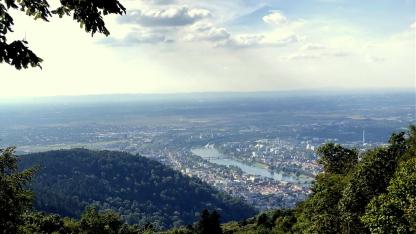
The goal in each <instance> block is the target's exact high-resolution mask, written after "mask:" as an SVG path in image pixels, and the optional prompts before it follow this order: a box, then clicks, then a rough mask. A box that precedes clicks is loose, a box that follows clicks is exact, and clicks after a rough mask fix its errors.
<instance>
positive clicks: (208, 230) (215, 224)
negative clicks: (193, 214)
mask: <svg viewBox="0 0 416 234" xmlns="http://www.w3.org/2000/svg"><path fill="white" fill-rule="evenodd" d="M196 232H197V233H198V234H222V229H221V226H220V214H219V213H218V212H217V211H213V212H212V213H209V211H208V210H207V209H204V210H203V211H202V214H201V218H200V219H199V221H198V223H197V225H196Z"/></svg>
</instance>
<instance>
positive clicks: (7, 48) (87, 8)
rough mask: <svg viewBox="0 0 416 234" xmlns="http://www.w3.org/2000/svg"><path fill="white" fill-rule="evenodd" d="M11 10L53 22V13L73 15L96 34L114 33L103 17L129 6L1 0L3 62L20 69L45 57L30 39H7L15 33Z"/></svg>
mask: <svg viewBox="0 0 416 234" xmlns="http://www.w3.org/2000/svg"><path fill="white" fill-rule="evenodd" d="M11 9H19V10H20V11H22V12H25V13H26V15H28V16H30V17H33V18H34V19H35V20H36V19H41V20H44V21H49V18H50V17H51V16H52V15H58V16H59V17H63V16H65V15H67V16H71V15H72V17H73V19H74V20H75V21H77V22H78V23H80V24H81V27H84V29H85V31H87V32H88V33H91V35H94V34H95V33H97V32H99V33H103V34H104V35H106V36H108V35H109V34H110V32H109V31H108V29H107V28H106V26H105V23H104V20H103V16H105V15H108V14H120V15H122V14H125V12H126V9H125V8H124V6H123V5H121V4H120V3H119V1H117V0H60V6H59V7H58V8H56V9H51V7H50V5H49V3H48V1H47V0H0V63H3V62H5V63H7V64H10V65H12V66H14V67H15V68H16V69H22V68H28V66H29V65H30V66H32V67H40V64H41V62H42V59H41V58H39V57H38V56H37V55H36V54H35V53H34V52H33V51H31V50H30V49H29V48H28V46H27V44H28V42H27V41H26V40H15V41H12V42H10V43H9V42H8V41H7V34H8V33H9V32H13V25H14V20H13V17H12V16H11V15H10V13H9V12H10V10H11Z"/></svg>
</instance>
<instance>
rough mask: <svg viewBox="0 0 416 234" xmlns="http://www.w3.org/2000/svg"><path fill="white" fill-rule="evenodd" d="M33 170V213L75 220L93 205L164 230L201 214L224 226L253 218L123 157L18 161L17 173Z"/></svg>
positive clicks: (74, 155)
mask: <svg viewBox="0 0 416 234" xmlns="http://www.w3.org/2000/svg"><path fill="white" fill-rule="evenodd" d="M36 165H39V166H40V167H39V170H38V172H37V173H36V176H35V177H34V179H33V183H32V184H31V188H32V189H33V192H34V194H35V198H36V199H35V203H34V207H35V209H37V210H39V211H44V212H48V213H55V214H59V215H61V216H68V217H73V218H79V217H80V215H81V213H82V212H83V211H84V209H85V208H86V207H87V206H89V205H95V206H97V207H98V208H99V209H100V210H107V209H111V210H113V211H116V212H118V213H119V214H120V215H121V216H122V217H123V219H124V220H126V221H127V222H128V223H130V224H132V223H137V224H140V225H145V224H146V223H151V224H152V225H153V226H155V227H158V228H168V227H173V226H179V225H186V224H192V223H193V222H195V221H196V220H197V218H198V217H199V212H201V211H202V210H203V209H205V208H208V209H210V210H218V211H219V212H221V213H222V214H223V215H222V219H223V220H224V221H229V220H239V219H243V218H247V217H250V216H252V215H254V214H255V211H254V210H253V208H251V207H249V206H248V205H246V204H245V203H243V202H242V201H240V200H237V199H234V198H231V197H230V196H228V195H226V194H224V193H221V192H219V191H217V190H216V189H214V188H212V187H211V186H209V185H207V184H205V183H203V182H201V181H200V180H198V179H195V178H189V177H187V176H184V175H182V174H180V173H179V172H176V171H174V170H172V169H170V168H168V167H166V166H164V165H162V164H161V163H159V162H156V161H152V160H149V159H147V158H144V157H141V156H133V155H131V154H128V153H122V152H111V151H90V150H85V149H72V150H59V151H50V152H44V153H36V154H30V155H25V156H22V157H21V160H20V166H21V167H22V169H24V168H29V167H32V166H36Z"/></svg>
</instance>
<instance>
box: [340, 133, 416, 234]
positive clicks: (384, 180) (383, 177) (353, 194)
mask: <svg viewBox="0 0 416 234" xmlns="http://www.w3.org/2000/svg"><path fill="white" fill-rule="evenodd" d="M405 136H406V133H405V132H401V133H399V134H392V136H391V137H390V140H389V143H390V145H389V147H387V148H382V147H380V148H377V149H374V150H372V151H369V152H367V154H366V155H365V156H364V157H363V159H362V161H361V162H360V163H359V165H358V166H357V168H356V170H355V171H354V172H353V173H352V175H351V179H350V180H349V182H348V184H347V186H346V188H345V189H344V191H343V195H342V198H341V200H340V203H339V208H340V211H341V219H342V228H343V230H344V231H345V232H347V233H367V232H368V229H367V228H366V227H365V226H364V225H363V223H362V222H361V220H360V216H362V215H363V214H364V212H365V208H366V206H367V204H368V203H369V202H370V201H371V199H373V197H375V196H378V195H380V194H382V193H384V192H386V190H387V187H388V185H389V182H390V180H391V179H392V178H393V175H394V173H395V171H396V169H397V166H398V162H399V161H400V159H401V158H402V157H403V155H405V152H406V150H407V149H408V148H409V145H408V141H407V140H406V138H405Z"/></svg>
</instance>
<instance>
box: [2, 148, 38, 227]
mask: <svg viewBox="0 0 416 234" xmlns="http://www.w3.org/2000/svg"><path fill="white" fill-rule="evenodd" d="M0 153H1V155H0V214H1V215H0V231H1V232H2V233H16V232H17V230H18V226H19V225H20V224H21V223H22V222H23V219H22V215H23V213H24V212H25V211H27V210H28V209H30V208H31V206H32V198H33V196H32V192H31V191H30V190H28V189H26V185H27V183H28V182H29V181H30V180H31V178H32V176H33V174H34V172H35V169H33V168H30V169H27V170H24V171H23V172H19V170H18V167H17V158H16V156H14V148H6V149H4V150H0Z"/></svg>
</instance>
